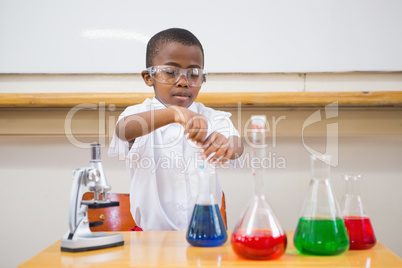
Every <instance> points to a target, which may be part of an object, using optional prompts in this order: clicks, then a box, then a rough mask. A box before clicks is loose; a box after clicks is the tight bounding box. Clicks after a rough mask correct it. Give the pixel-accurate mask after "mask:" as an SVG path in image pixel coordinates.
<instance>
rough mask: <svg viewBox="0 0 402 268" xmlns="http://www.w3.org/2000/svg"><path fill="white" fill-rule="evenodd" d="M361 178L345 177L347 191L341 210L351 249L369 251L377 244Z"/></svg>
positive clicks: (356, 175) (357, 175)
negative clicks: (364, 204)
mask: <svg viewBox="0 0 402 268" xmlns="http://www.w3.org/2000/svg"><path fill="white" fill-rule="evenodd" d="M361 178H362V176H361V175H360V174H344V175H343V179H344V183H345V191H344V194H343V196H342V201H341V210H342V215H343V220H344V222H345V226H346V229H347V230H348V234H349V240H350V248H349V249H369V248H372V247H374V246H375V244H376V242H377V239H376V237H375V234H374V230H373V226H372V225H371V221H370V218H369V217H368V216H367V213H366V211H365V209H364V206H363V202H362V199H361Z"/></svg>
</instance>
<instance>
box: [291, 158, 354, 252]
mask: <svg viewBox="0 0 402 268" xmlns="http://www.w3.org/2000/svg"><path fill="white" fill-rule="evenodd" d="M330 159H331V157H330V156H329V155H322V156H320V157H318V156H311V171H312V177H313V178H312V179H311V181H310V185H309V188H308V191H307V195H306V197H305V200H304V205H303V209H302V213H301V216H300V219H299V222H298V225H297V228H296V231H295V236H294V244H295V247H296V248H297V250H299V252H300V253H304V254H312V255H336V254H340V253H342V252H344V251H347V250H348V248H349V238H348V234H347V232H346V228H345V224H344V222H343V218H342V214H341V212H340V209H339V206H338V203H337V202H336V199H335V196H334V194H333V191H332V187H331V183H330V165H329V163H330Z"/></svg>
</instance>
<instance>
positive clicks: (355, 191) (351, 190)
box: [343, 174, 361, 196]
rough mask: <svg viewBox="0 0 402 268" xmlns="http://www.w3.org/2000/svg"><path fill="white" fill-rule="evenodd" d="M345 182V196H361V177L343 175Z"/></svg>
mask: <svg viewBox="0 0 402 268" xmlns="http://www.w3.org/2000/svg"><path fill="white" fill-rule="evenodd" d="M343 180H344V182H345V194H346V195H349V196H360V194H361V175H360V174H345V175H343Z"/></svg>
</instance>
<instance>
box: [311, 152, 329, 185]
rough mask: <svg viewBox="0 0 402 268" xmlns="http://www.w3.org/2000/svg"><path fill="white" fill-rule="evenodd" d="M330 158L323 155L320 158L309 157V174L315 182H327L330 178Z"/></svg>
mask: <svg viewBox="0 0 402 268" xmlns="http://www.w3.org/2000/svg"><path fill="white" fill-rule="evenodd" d="M329 163H330V157H329V156H328V155H323V156H321V157H316V156H311V174H312V177H313V179H315V180H329V178H330V176H331V166H330V165H329Z"/></svg>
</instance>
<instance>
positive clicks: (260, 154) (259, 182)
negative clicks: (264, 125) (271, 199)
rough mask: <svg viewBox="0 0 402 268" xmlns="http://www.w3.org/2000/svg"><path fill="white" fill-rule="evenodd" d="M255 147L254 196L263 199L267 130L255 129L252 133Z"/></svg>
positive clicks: (253, 166) (253, 169)
mask: <svg viewBox="0 0 402 268" xmlns="http://www.w3.org/2000/svg"><path fill="white" fill-rule="evenodd" d="M252 146H253V159H254V161H253V165H252V172H253V180H254V189H253V192H254V195H255V196H258V197H261V196H263V195H264V177H265V174H264V173H265V171H264V168H263V165H262V164H263V163H264V159H265V157H266V143H265V130H263V129H253V132H252Z"/></svg>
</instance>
